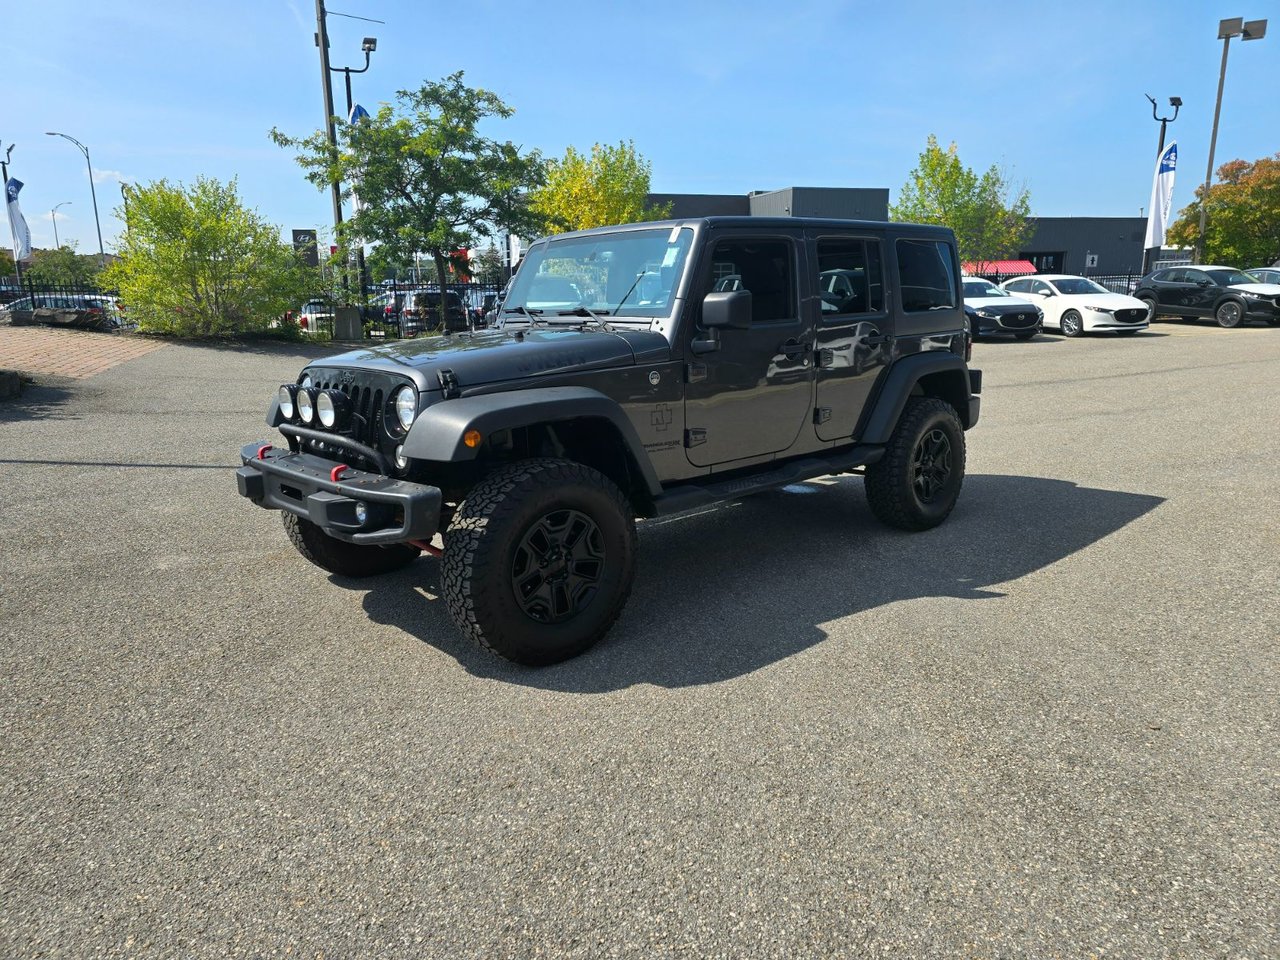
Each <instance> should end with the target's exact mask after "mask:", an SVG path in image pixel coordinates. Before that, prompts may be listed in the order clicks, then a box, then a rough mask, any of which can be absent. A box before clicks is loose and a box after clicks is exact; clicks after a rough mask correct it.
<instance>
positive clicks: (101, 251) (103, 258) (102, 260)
mask: <svg viewBox="0 0 1280 960" xmlns="http://www.w3.org/2000/svg"><path fill="white" fill-rule="evenodd" d="M45 136H47V137H61V138H62V139H63V140H70V141H71V142H72V143H74V144H75V145H76V146H77V147H79V148H80V152H81V153H83V154H84V162H85V163H86V164H87V165H88V167H89V193H90V195H91V196H92V197H93V223H94V225H95V226H96V227H97V228H98V263H99V264H100V265H101V266H103V267H105V266H106V265H107V251H106V249H105V248H104V247H103V246H102V222H101V221H100V220H99V219H98V191H97V190H96V189H95V188H94V186H93V163H92V162H90V160H89V148H88V147H86V146H85V145H84V144H83V143H81V142H80V141H79V140H77V139H76V138H75V137H72V136H68V135H67V134H65V133H55V132H54V131H52V130H48V131H46V132H45Z"/></svg>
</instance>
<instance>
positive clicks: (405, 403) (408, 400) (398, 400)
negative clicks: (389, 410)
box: [394, 386, 418, 430]
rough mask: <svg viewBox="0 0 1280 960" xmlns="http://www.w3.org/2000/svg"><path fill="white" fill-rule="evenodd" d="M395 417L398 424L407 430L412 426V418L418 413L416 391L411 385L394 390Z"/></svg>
mask: <svg viewBox="0 0 1280 960" xmlns="http://www.w3.org/2000/svg"><path fill="white" fill-rule="evenodd" d="M394 403H395V407H396V419H397V420H399V421H400V426H402V427H403V428H404V429H406V430H408V429H409V428H410V427H411V426H413V418H414V417H416V416H417V415H418V392H417V391H416V390H414V389H413V387H407V386H406V387H401V388H400V389H399V390H397V391H396V395H395V399H394Z"/></svg>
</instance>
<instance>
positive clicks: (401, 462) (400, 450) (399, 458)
mask: <svg viewBox="0 0 1280 960" xmlns="http://www.w3.org/2000/svg"><path fill="white" fill-rule="evenodd" d="M396 466H397V467H399V468H400V469H401V470H403V469H405V468H406V467H407V466H409V458H408V457H406V456H405V455H404V444H403V443H402V444H400V445H399V446H398V447H396Z"/></svg>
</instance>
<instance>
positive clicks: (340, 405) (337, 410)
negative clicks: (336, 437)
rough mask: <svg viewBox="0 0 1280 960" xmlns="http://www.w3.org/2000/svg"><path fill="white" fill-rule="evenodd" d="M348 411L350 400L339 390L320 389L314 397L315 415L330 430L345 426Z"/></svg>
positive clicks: (349, 409)
mask: <svg viewBox="0 0 1280 960" xmlns="http://www.w3.org/2000/svg"><path fill="white" fill-rule="evenodd" d="M350 412H351V402H350V401H349V400H348V399H347V395H346V394H345V393H343V392H342V391H341V390H322V391H320V394H319V395H318V396H317V397H316V416H317V417H318V418H319V419H320V424H321V426H324V427H327V428H328V429H330V430H332V429H334V428H335V427H337V428H339V429H342V428H344V427H346V425H347V419H348V415H349V414H350Z"/></svg>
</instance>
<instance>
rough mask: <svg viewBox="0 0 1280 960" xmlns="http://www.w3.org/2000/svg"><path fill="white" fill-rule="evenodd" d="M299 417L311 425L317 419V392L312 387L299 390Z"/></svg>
mask: <svg viewBox="0 0 1280 960" xmlns="http://www.w3.org/2000/svg"><path fill="white" fill-rule="evenodd" d="M298 416H299V418H301V420H302V422H303V423H311V422H312V421H313V420H315V418H316V392H315V391H314V390H312V389H311V388H310V387H300V388H299V389H298Z"/></svg>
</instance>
